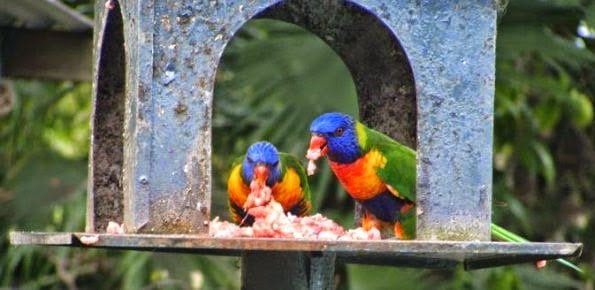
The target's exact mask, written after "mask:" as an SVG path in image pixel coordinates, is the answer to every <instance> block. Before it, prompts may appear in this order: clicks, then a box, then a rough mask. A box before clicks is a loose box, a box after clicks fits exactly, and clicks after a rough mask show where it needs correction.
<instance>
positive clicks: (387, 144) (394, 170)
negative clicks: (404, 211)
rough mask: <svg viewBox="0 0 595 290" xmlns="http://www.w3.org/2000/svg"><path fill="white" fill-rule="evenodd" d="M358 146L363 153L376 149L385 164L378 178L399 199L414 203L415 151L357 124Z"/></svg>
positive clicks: (379, 169)
mask: <svg viewBox="0 0 595 290" xmlns="http://www.w3.org/2000/svg"><path fill="white" fill-rule="evenodd" d="M358 127H360V128H359V129H358V136H359V135H365V137H359V142H360V146H361V147H362V149H363V150H364V152H368V151H370V150H373V149H376V150H378V151H379V152H380V153H381V154H382V155H383V156H384V157H385V158H386V164H385V166H384V167H382V168H378V171H377V172H378V176H379V177H380V179H382V180H383V181H384V182H385V183H386V184H387V185H389V186H391V187H392V188H394V189H396V190H397V191H398V192H399V195H400V196H401V197H404V198H406V199H408V200H409V201H411V202H415V178H416V165H415V158H416V157H415V151H413V149H411V148H409V147H407V146H405V145H403V144H401V143H399V142H397V141H396V140H394V139H391V138H390V137H388V136H386V135H384V134H382V133H380V132H378V131H376V130H374V129H370V128H368V127H365V126H364V125H363V124H361V123H358Z"/></svg>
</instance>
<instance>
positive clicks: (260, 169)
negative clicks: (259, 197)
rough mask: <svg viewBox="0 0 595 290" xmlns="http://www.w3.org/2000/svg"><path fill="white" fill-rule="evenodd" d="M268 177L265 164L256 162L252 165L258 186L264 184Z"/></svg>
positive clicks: (267, 169)
mask: <svg viewBox="0 0 595 290" xmlns="http://www.w3.org/2000/svg"><path fill="white" fill-rule="evenodd" d="M267 178H269V168H268V167H266V166H265V165H261V164H258V165H256V167H254V180H256V182H257V184H258V185H260V186H264V185H265V184H266V182H267Z"/></svg>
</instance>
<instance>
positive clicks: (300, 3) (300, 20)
mask: <svg viewBox="0 0 595 290" xmlns="http://www.w3.org/2000/svg"><path fill="white" fill-rule="evenodd" d="M102 5H103V3H100V4H98V5H97V9H98V13H97V15H102V14H103V13H105V8H103V7H102ZM120 5H121V7H122V11H124V13H123V17H124V31H125V33H124V34H125V45H126V60H127V70H128V72H127V79H126V81H127V82H126V87H127V96H126V116H125V124H126V125H125V132H124V144H125V145H124V147H125V150H124V171H123V192H124V204H125V210H124V221H125V223H126V225H127V227H128V229H129V230H130V231H132V232H156V233H166V232H167V233H183V232H184V233H185V232H192V233H204V232H205V231H206V227H205V222H207V221H208V219H209V211H210V199H211V197H210V194H211V175H210V171H211V160H210V157H211V114H212V101H213V89H214V82H215V74H216V71H217V66H218V63H219V60H220V58H221V56H222V54H223V51H224V49H225V46H226V45H227V43H228V42H229V41H230V40H231V38H232V37H233V35H234V33H235V32H237V31H238V30H239V29H240V28H241V27H242V25H244V24H245V23H246V22H247V21H248V20H250V19H253V18H255V17H269V18H275V19H280V20H284V21H288V22H293V23H295V24H298V25H300V26H302V27H305V28H306V29H309V30H310V31H312V32H314V33H315V34H317V35H318V36H320V37H321V38H322V39H324V40H325V41H326V42H327V43H329V45H330V46H331V47H332V48H333V49H335V51H337V53H338V54H339V55H340V56H341V57H342V58H343V60H344V61H345V63H346V65H347V66H348V68H349V69H350V71H351V73H352V75H353V78H354V81H355V83H356V87H357V91H358V96H359V99H360V114H361V117H362V119H363V120H364V121H365V122H367V123H368V124H370V125H371V126H374V127H376V128H378V129H379V130H382V131H384V132H386V133H388V134H389V135H391V136H393V137H395V138H397V139H399V140H401V141H402V142H404V143H406V144H409V145H411V146H415V145H416V144H417V147H418V152H419V155H418V156H419V160H418V161H419V162H418V204H419V219H418V233H419V234H418V237H419V238H421V239H454V240H488V239H489V224H490V202H491V181H492V180H491V143H492V118H493V117H492V115H493V113H492V104H493V91H494V43H495V21H496V3H495V1H494V0H491V1H487V0H484V1H476V0H465V1H456V2H455V1H450V2H448V1H446V2H445V1H412V0H411V1H392V0H353V1H338V0H337V1H306V0H288V1H278V0H277V1H271V0H253V1H241V0H228V1H198V0H194V1H192V0H184V1H174V0H123V1H121V2H120ZM99 33H101V32H99ZM416 130H417V134H416Z"/></svg>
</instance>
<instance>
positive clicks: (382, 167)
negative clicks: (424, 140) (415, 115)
mask: <svg viewBox="0 0 595 290" xmlns="http://www.w3.org/2000/svg"><path fill="white" fill-rule="evenodd" d="M310 131H311V133H312V139H311V140H310V149H309V150H308V156H307V157H308V159H310V160H312V159H317V158H319V157H321V156H325V155H326V156H328V159H329V163H330V166H331V169H332V170H333V172H334V173H335V175H336V176H337V178H338V179H339V181H340V182H341V184H342V185H343V187H344V188H345V190H346V191H347V193H348V194H349V195H350V196H351V197H352V198H353V199H355V200H356V201H358V202H359V203H360V204H361V205H362V206H363V208H364V215H363V216H362V221H361V223H362V227H363V228H364V229H366V230H368V229H370V228H371V227H376V228H378V229H379V230H383V229H385V228H386V227H388V226H392V227H393V230H394V233H395V236H396V237H397V238H399V239H411V238H414V237H415V208H414V205H415V151H413V150H412V149H411V148H409V147H407V146H404V145H402V144H400V143H398V142H396V141H394V140H392V139H390V138H389V137H387V136H386V135H384V134H382V133H380V132H377V131H374V130H372V129H370V128H367V127H365V126H364V125H363V124H362V123H360V122H357V121H355V120H353V118H351V117H349V116H347V115H344V114H340V113H327V114H324V115H322V116H320V117H318V118H317V119H315V120H314V121H313V122H312V125H311V126H310ZM313 155H314V156H313ZM309 173H310V172H309Z"/></svg>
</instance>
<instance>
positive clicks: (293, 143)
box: [211, 19, 357, 219]
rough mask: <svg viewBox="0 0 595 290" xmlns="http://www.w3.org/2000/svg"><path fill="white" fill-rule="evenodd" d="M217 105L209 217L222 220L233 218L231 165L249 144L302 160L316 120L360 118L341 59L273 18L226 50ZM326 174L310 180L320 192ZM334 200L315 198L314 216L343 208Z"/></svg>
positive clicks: (255, 24)
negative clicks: (333, 205)
mask: <svg viewBox="0 0 595 290" xmlns="http://www.w3.org/2000/svg"><path fill="white" fill-rule="evenodd" d="M213 103H214V105H213V107H214V111H213V155H214V156H217V157H218V158H213V160H212V166H213V194H212V198H213V201H212V203H211V209H212V211H211V212H212V215H213V216H220V217H221V218H224V217H225V218H224V219H229V217H228V210H227V207H228V204H227V188H226V187H227V177H228V175H229V171H230V168H231V167H230V166H231V164H232V163H233V162H234V161H236V160H235V159H236V158H237V157H238V156H240V155H243V154H245V152H246V149H247V148H248V146H250V144H252V143H254V142H257V141H261V140H267V141H269V142H271V143H272V144H274V145H275V146H276V147H277V149H278V150H280V151H283V152H288V153H291V154H293V155H295V156H298V157H299V158H300V159H303V156H304V154H305V151H304V148H306V147H307V143H308V142H309V136H310V135H309V133H308V127H309V126H310V122H311V121H312V120H313V119H314V118H315V117H316V116H317V115H319V114H321V113H323V112H327V111H341V112H345V113H348V114H350V115H353V116H354V117H357V99H356V90H355V85H354V82H353V79H352V77H351V74H350V73H349V70H348V69H347V67H346V66H345V64H344V63H343V61H342V60H341V59H340V58H339V56H338V55H337V54H336V53H335V52H334V51H333V50H332V49H331V48H330V47H329V46H328V45H327V44H326V43H325V42H324V41H322V40H321V39H320V38H319V37H317V36H316V35H314V34H312V33H311V32H309V31H307V30H305V29H303V28H301V27H299V26H297V25H294V24H290V23H287V22H284V21H278V20H271V19H253V20H251V21H249V22H247V23H246V24H245V25H244V26H243V27H242V28H241V29H240V30H239V31H238V32H237V33H236V34H235V36H234V38H233V39H232V40H231V41H230V42H229V43H228V45H227V47H226V49H225V51H224V53H223V56H222V58H221V61H220V63H219V67H218V72H217V80H216V85H215V90H214V98H213ZM231 152H233V153H231ZM323 168H324V169H326V170H324V172H322V173H321V174H322V175H325V177H324V178H316V180H310V181H311V183H310V186H311V187H314V188H313V191H315V192H316V193H318V192H321V193H322V192H323V191H322V190H324V189H325V188H328V185H329V181H333V180H332V179H330V178H329V177H330V174H331V173H330V170H328V168H327V167H323ZM321 179H322V182H320V181H321ZM312 181H314V182H315V183H314V184H313V183H312ZM335 184H336V182H335ZM329 193H331V192H329ZM332 193H334V195H337V196H338V198H337V196H332V197H329V196H328V195H329V194H326V195H324V194H315V195H314V196H312V199H313V200H312V201H313V210H314V211H318V209H319V208H320V206H321V204H323V203H330V202H333V201H336V202H340V201H345V198H344V197H346V196H343V194H341V195H339V194H338V193H335V192H334V191H333V192H332ZM323 199H324V200H323ZM331 199H332V200H331Z"/></svg>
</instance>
